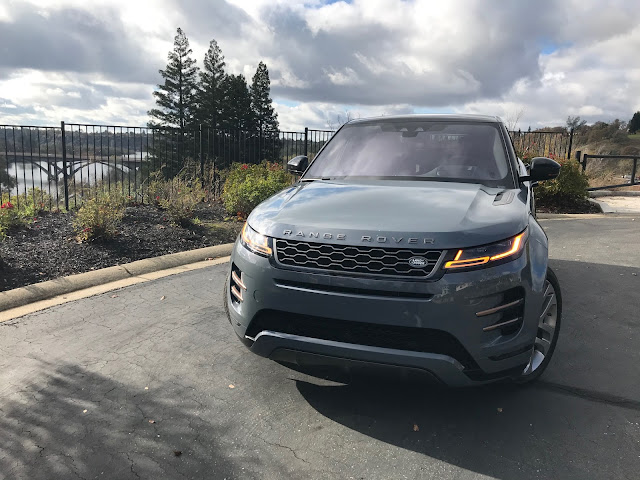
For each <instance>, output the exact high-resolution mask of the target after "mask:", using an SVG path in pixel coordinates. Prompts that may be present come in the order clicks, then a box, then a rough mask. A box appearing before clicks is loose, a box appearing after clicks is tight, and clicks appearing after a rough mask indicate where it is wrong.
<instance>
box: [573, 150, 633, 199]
mask: <svg viewBox="0 0 640 480" xmlns="http://www.w3.org/2000/svg"><path fill="white" fill-rule="evenodd" d="M638 159H640V156H638V155H591V154H586V153H585V154H584V155H581V152H580V151H577V152H576V160H578V162H580V164H581V165H582V171H583V172H585V173H588V174H589V173H590V174H591V175H589V177H590V179H589V181H590V182H592V180H593V179H597V180H598V184H597V185H592V186H590V187H589V188H588V189H587V190H591V191H593V190H604V189H607V188H620V187H631V186H633V185H640V178H638V176H637V172H638ZM589 160H591V162H590V161H589ZM589 167H591V168H590V170H591V171H589V170H588V169H589ZM594 173H595V175H594ZM618 179H623V180H624V183H615V182H619V180H618ZM607 182H614V183H611V184H607V185H604V183H607Z"/></svg>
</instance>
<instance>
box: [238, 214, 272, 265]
mask: <svg viewBox="0 0 640 480" xmlns="http://www.w3.org/2000/svg"><path fill="white" fill-rule="evenodd" d="M240 239H241V242H242V244H243V245H244V246H245V247H247V248H248V249H249V250H251V251H252V252H254V253H257V254H258V255H265V256H267V257H268V256H271V253H272V252H273V250H271V247H270V246H269V238H268V237H265V236H264V235H262V234H260V233H258V232H256V231H255V230H254V229H253V228H251V227H250V226H249V224H248V223H247V222H245V223H244V227H242V235H241V236H240Z"/></svg>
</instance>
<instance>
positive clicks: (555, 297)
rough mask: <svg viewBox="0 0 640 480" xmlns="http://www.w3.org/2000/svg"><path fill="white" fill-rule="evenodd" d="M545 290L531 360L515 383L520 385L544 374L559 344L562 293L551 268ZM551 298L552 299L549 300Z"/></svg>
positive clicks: (548, 270) (548, 271)
mask: <svg viewBox="0 0 640 480" xmlns="http://www.w3.org/2000/svg"><path fill="white" fill-rule="evenodd" d="M544 290H545V300H544V302H543V305H542V312H541V314H540V317H539V323H538V330H537V333H536V341H535V344H534V345H533V349H532V352H531V359H530V360H529V364H528V365H527V367H526V368H525V370H524V372H522V374H521V375H520V376H519V377H517V378H515V379H514V382H515V383H517V384H520V385H525V384H528V383H531V382H533V381H535V380H537V379H538V378H539V377H540V375H542V374H543V373H544V371H545V370H546V368H547V366H548V365H549V362H550V361H551V358H552V357H553V352H554V351H555V349H556V344H557V343H558V336H559V334H560V325H561V323H562V293H561V292H560V283H559V282H558V277H556V274H555V273H554V272H553V270H551V269H550V268H549V269H547V278H546V280H545V286H544ZM550 294H551V295H550ZM550 296H551V298H549V297H550ZM551 327H552V328H551Z"/></svg>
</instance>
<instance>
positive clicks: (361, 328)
mask: <svg viewBox="0 0 640 480" xmlns="http://www.w3.org/2000/svg"><path fill="white" fill-rule="evenodd" d="M263 330H271V331H273V332H280V333H288V334H291V335H300V336H303V337H310V338H318V339H321V340H333V341H335V342H344V343H353V344H356V345H368V346H371V347H382V348H394V349H398V350H410V351H414V352H424V353H437V354H441V355H448V356H450V357H452V358H455V359H456V360H457V361H458V362H460V363H461V364H462V365H463V366H464V367H465V368H470V369H479V367H478V364H477V363H476V362H475V361H474V360H473V358H472V357H471V355H470V354H469V352H467V350H466V349H465V348H464V347H463V346H462V344H461V343H460V342H459V341H458V340H457V339H456V338H455V337H454V336H453V335H451V334H450V333H447V332H444V331H442V330H436V329H432V328H417V327H403V326H397V325H380V324H377V323H365V322H353V321H348V320H336V319H332V318H325V317H314V316H311V315H298V314H293V313H288V312H281V311H277V310H262V311H260V312H259V313H258V314H257V315H256V316H255V317H254V318H253V320H252V321H251V324H250V325H249V328H248V329H247V332H246V335H247V336H249V337H252V338H255V337H256V335H258V334H259V333H260V332H262V331H263Z"/></svg>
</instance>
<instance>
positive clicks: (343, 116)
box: [325, 110, 360, 132]
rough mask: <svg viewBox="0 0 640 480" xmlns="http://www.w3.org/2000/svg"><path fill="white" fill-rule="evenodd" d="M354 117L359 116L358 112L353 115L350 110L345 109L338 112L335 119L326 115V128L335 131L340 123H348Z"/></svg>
mask: <svg viewBox="0 0 640 480" xmlns="http://www.w3.org/2000/svg"><path fill="white" fill-rule="evenodd" d="M354 118H360V114H359V113H356V114H355V116H354V114H353V113H352V112H351V111H349V110H345V111H344V112H343V113H339V114H338V115H336V117H335V119H333V120H332V119H331V118H329V117H327V119H326V121H325V122H326V125H327V128H328V129H329V130H331V131H333V132H335V131H336V130H338V129H339V128H340V127H341V126H342V125H344V124H345V123H349V122H350V121H351V120H353V119H354Z"/></svg>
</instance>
